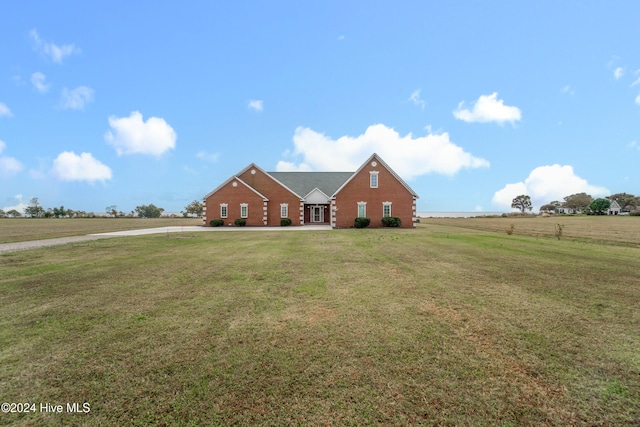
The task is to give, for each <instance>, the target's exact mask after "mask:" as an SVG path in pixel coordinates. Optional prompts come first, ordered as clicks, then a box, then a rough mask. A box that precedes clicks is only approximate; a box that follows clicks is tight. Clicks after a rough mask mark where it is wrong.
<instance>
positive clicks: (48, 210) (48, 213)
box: [43, 208, 53, 218]
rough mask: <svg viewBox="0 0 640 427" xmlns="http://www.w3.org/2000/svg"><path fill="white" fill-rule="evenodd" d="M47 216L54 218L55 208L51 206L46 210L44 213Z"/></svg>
mask: <svg viewBox="0 0 640 427" xmlns="http://www.w3.org/2000/svg"><path fill="white" fill-rule="evenodd" d="M43 216H44V217H45V218H53V209H51V208H49V209H47V210H46V211H45V212H44V215H43Z"/></svg>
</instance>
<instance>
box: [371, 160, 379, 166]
mask: <svg viewBox="0 0 640 427" xmlns="http://www.w3.org/2000/svg"><path fill="white" fill-rule="evenodd" d="M371 166H373V167H374V168H375V167H376V166H378V162H376V161H375V160H374V161H373V162H371Z"/></svg>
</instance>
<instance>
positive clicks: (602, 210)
mask: <svg viewBox="0 0 640 427" xmlns="http://www.w3.org/2000/svg"><path fill="white" fill-rule="evenodd" d="M609 206H611V202H610V201H609V200H607V199H602V198H600V199H595V200H594V201H593V202H591V204H590V205H589V209H591V212H593V213H594V214H596V215H605V214H606V213H607V210H608V209H609Z"/></svg>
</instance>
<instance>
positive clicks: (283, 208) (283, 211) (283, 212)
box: [280, 203, 289, 218]
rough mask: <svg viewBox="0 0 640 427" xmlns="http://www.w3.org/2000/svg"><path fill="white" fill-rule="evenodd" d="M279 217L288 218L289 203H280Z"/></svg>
mask: <svg viewBox="0 0 640 427" xmlns="http://www.w3.org/2000/svg"><path fill="white" fill-rule="evenodd" d="M280 218H289V204H288V203H280Z"/></svg>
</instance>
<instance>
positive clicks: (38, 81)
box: [31, 71, 49, 93]
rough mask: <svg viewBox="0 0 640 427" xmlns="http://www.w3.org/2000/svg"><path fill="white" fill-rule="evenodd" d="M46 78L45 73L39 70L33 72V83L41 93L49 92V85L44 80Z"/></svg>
mask: <svg viewBox="0 0 640 427" xmlns="http://www.w3.org/2000/svg"><path fill="white" fill-rule="evenodd" d="M45 80H46V77H45V75H44V74H42V73H41V72H39V71H38V72H35V73H33V74H31V84H32V85H33V87H34V88H35V89H36V90H37V91H38V92H40V93H47V92H48V91H49V85H48V84H46V83H45V82H44V81H45Z"/></svg>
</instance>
